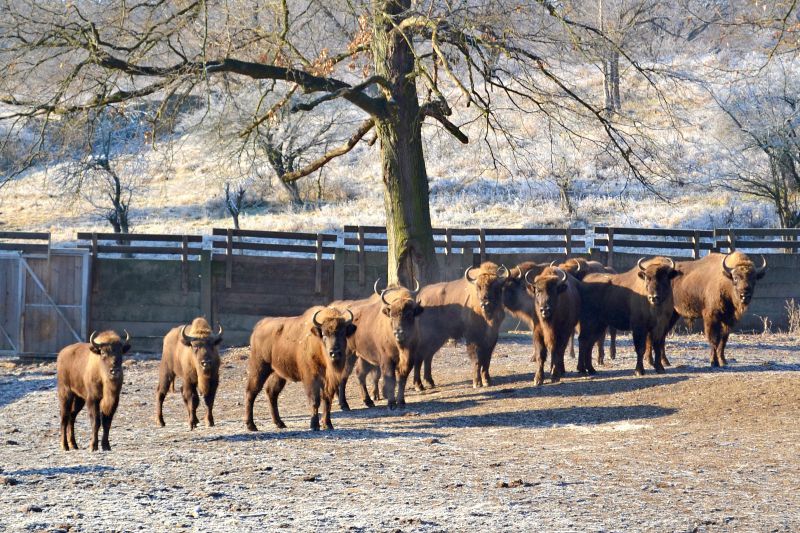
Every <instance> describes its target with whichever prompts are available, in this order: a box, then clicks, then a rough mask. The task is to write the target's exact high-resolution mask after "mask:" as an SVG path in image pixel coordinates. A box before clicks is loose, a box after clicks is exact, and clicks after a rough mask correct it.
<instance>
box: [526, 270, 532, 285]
mask: <svg viewBox="0 0 800 533" xmlns="http://www.w3.org/2000/svg"><path fill="white" fill-rule="evenodd" d="M531 272H533V269H530V270H527V271H526V272H525V283H527V284H528V285H533V283H532V282H531V280H529V279H528V276H530V274H531Z"/></svg>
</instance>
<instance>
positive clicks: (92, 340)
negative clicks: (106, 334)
mask: <svg viewBox="0 0 800 533" xmlns="http://www.w3.org/2000/svg"><path fill="white" fill-rule="evenodd" d="M95 335H97V331H93V332H92V334H91V335H89V344H91V345H92V346H94V347H95V348H99V347H100V345H99V344H97V343H96V342H94V337H95Z"/></svg>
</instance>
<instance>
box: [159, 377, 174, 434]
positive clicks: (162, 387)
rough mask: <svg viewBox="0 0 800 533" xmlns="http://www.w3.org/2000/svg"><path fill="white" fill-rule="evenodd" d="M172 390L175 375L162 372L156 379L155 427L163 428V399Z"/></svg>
mask: <svg viewBox="0 0 800 533" xmlns="http://www.w3.org/2000/svg"><path fill="white" fill-rule="evenodd" d="M170 389H172V391H173V392H174V391H175V374H174V373H171V372H162V373H161V375H160V376H159V377H158V386H157V387H156V425H157V426H159V427H162V428H163V427H164V415H163V413H162V409H163V407H164V398H166V397H167V393H168V392H169V391H170Z"/></svg>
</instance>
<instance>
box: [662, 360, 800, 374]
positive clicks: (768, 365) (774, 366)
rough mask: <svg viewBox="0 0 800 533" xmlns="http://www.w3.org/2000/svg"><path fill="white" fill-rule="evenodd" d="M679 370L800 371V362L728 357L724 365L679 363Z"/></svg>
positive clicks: (711, 371) (735, 372)
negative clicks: (740, 361)
mask: <svg viewBox="0 0 800 533" xmlns="http://www.w3.org/2000/svg"><path fill="white" fill-rule="evenodd" d="M677 370H680V371H683V372H685V373H687V374H738V373H744V372H800V363H780V362H778V361H764V362H761V363H742V364H739V363H737V362H736V361H735V360H731V359H728V365H727V366H724V367H712V366H711V365H708V364H706V365H703V366H697V365H679V366H677Z"/></svg>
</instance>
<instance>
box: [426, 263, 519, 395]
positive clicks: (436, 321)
mask: <svg viewBox="0 0 800 533" xmlns="http://www.w3.org/2000/svg"><path fill="white" fill-rule="evenodd" d="M473 270H474V271H475V272H474V275H473ZM507 276H508V270H507V269H506V268H505V267H500V268H498V266H497V265H495V264H494V263H491V262H486V263H483V264H482V265H481V266H480V267H478V268H474V267H470V268H468V269H467V270H466V271H465V272H464V277H463V278H461V279H457V280H455V281H448V282H443V283H435V284H433V285H428V286H427V287H424V288H423V289H422V290H421V291H420V293H419V297H418V301H419V304H420V305H422V306H423V307H424V308H425V319H424V320H420V321H419V325H418V328H419V345H418V348H417V354H416V357H415V358H414V387H415V388H416V389H417V390H424V386H423V385H422V380H421V379H420V368H421V367H422V365H423V364H424V366H425V373H424V376H425V381H426V382H427V384H428V385H429V386H430V387H435V386H436V385H435V383H434V382H433V377H432V376H431V361H432V359H433V355H434V354H435V353H436V352H438V351H439V348H441V347H442V346H443V345H444V343H445V342H447V340H448V339H462V338H463V339H464V340H465V341H466V344H467V353H468V355H469V358H470V360H471V361H472V364H473V377H472V385H473V387H481V386H484V387H488V386H489V385H491V377H490V376H489V364H490V363H491V360H492V351H493V350H494V346H495V344H497V337H498V334H499V331H500V325H501V324H502V322H503V318H504V317H505V312H504V311H503V283H504V281H505V278H506V277H507Z"/></svg>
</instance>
